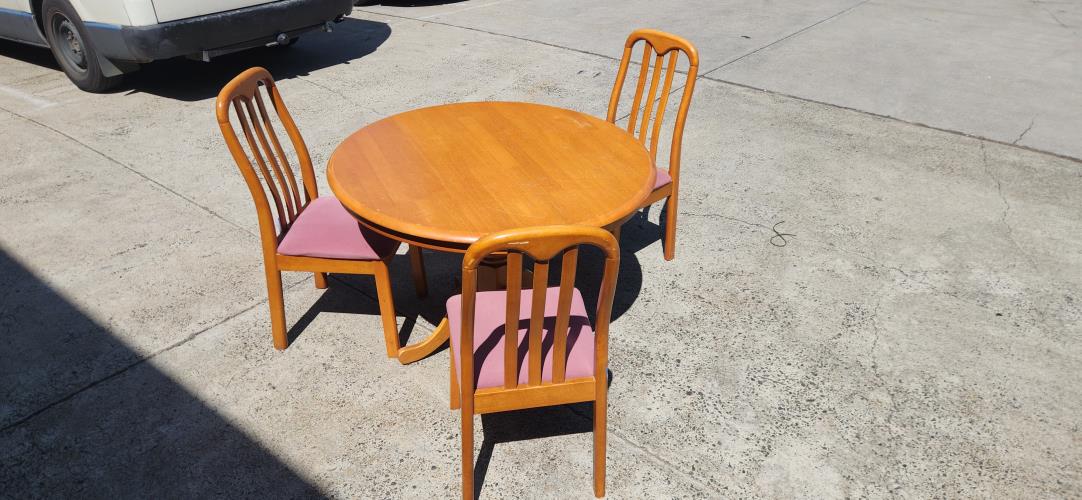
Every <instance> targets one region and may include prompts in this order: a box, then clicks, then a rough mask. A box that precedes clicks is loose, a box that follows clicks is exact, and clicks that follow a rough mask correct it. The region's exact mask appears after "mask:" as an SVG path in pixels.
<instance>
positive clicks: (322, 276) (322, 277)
mask: <svg viewBox="0 0 1082 500" xmlns="http://www.w3.org/2000/svg"><path fill="white" fill-rule="evenodd" d="M312 277H313V278H314V279H315V281H316V288H317V289H319V290H323V289H324V288H327V273H313V274H312Z"/></svg>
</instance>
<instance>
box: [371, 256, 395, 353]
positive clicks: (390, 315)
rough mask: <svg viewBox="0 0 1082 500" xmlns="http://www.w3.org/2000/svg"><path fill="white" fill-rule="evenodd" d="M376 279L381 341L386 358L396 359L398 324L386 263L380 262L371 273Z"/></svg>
mask: <svg viewBox="0 0 1082 500" xmlns="http://www.w3.org/2000/svg"><path fill="white" fill-rule="evenodd" d="M373 276H374V277H375V278H376V295H377V297H378V298H379V316H380V319H381V320H382V321H383V341H384V343H386V344H387V357H388V358H397V357H398V348H399V345H400V344H399V341H398V322H397V321H396V320H395V312H394V295H393V294H392V293H391V274H390V272H389V271H388V270H387V263H386V262H381V263H380V265H379V266H377V267H376V272H375V273H373Z"/></svg>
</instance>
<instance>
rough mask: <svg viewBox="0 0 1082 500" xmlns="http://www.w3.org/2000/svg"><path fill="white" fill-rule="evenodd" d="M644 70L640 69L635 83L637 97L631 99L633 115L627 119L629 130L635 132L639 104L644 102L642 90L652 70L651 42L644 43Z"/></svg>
mask: <svg viewBox="0 0 1082 500" xmlns="http://www.w3.org/2000/svg"><path fill="white" fill-rule="evenodd" d="M643 45H644V46H643V50H642V70H641V71H639V80H638V81H637V82H636V83H635V99H634V100H633V101H631V115H630V117H629V118H628V119H627V131H628V132H630V133H631V134H632V135H634V134H635V123H636V120H638V118H639V104H640V103H642V90H643V88H645V87H646V75H647V71H649V70H650V53H651V52H653V50H654V49H653V47H651V46H650V44H649V43H646V44H643Z"/></svg>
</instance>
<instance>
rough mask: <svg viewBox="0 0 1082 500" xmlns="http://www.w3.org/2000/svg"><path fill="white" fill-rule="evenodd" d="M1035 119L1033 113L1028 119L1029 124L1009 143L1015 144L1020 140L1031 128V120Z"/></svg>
mask: <svg viewBox="0 0 1082 500" xmlns="http://www.w3.org/2000/svg"><path fill="white" fill-rule="evenodd" d="M1036 120H1037V116H1036V115H1034V116H1033V118H1030V119H1029V125H1028V126H1027V127H1026V129H1025V130H1023V131H1022V133H1021V134H1018V137H1016V138H1015V139H1014V140H1013V141H1011V144H1012V145H1015V146H1017V145H1018V141H1020V140H1022V138H1023V137H1025V136H1026V134H1028V133H1029V131H1030V130H1032V129H1033V122H1034V121H1036Z"/></svg>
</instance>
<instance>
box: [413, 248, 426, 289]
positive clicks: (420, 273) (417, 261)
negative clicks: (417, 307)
mask: <svg viewBox="0 0 1082 500" xmlns="http://www.w3.org/2000/svg"><path fill="white" fill-rule="evenodd" d="M409 254H410V268H411V270H412V271H413V287H414V289H415V290H417V296H418V297H427V296H428V278H427V277H426V276H425V258H424V255H423V254H421V247H415V246H413V245H410V248H409Z"/></svg>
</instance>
